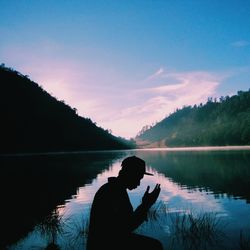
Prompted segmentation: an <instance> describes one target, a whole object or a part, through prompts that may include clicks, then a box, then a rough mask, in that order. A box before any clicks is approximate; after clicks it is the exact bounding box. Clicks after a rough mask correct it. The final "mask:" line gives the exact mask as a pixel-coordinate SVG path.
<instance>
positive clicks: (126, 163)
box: [119, 156, 153, 190]
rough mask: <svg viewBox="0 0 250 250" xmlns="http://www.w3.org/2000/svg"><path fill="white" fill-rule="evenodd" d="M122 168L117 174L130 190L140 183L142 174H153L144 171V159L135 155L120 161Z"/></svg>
mask: <svg viewBox="0 0 250 250" xmlns="http://www.w3.org/2000/svg"><path fill="white" fill-rule="evenodd" d="M121 165H122V169H121V170H120V172H119V176H120V177H122V178H123V180H124V181H125V182H126V186H127V188H128V189H130V190H132V189H134V188H137V187H138V186H139V185H140V180H141V179H142V178H143V176H144V174H146V175H153V174H150V173H147V172H146V164H145V161H144V160H142V159H140V158H138V157H136V156H130V157H127V158H125V159H124V160H123V161H122V164H121Z"/></svg>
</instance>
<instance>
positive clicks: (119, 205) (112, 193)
mask: <svg viewBox="0 0 250 250" xmlns="http://www.w3.org/2000/svg"><path fill="white" fill-rule="evenodd" d="M147 211H148V208H146V207H145V206H143V205H140V206H139V207H138V208H137V209H136V210H135V211H133V207H132V205H131V203H130V200H129V197H128V194H127V191H126V189H125V188H124V187H122V186H121V185H120V184H119V181H117V178H116V177H110V178H108V183H106V184H104V185H103V186H102V187H100V189H99V190H98V191H97V192H96V194H95V197H94V201H93V204H92V208H91V213H90V224H89V235H88V249H97V245H99V246H100V244H101V245H102V246H103V247H104V246H105V245H106V246H110V244H112V242H122V241H123V240H126V238H127V237H129V234H130V233H132V231H133V230H134V229H136V228H137V227H138V226H139V225H141V224H142V223H143V222H144V221H145V220H146V219H147ZM100 242H102V243H100Z"/></svg>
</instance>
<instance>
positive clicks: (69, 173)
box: [0, 152, 121, 249]
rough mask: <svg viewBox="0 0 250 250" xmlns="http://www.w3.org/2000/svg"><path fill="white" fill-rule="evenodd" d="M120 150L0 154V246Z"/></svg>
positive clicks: (18, 235) (106, 164)
mask: <svg viewBox="0 0 250 250" xmlns="http://www.w3.org/2000/svg"><path fill="white" fill-rule="evenodd" d="M119 156H121V153H112V152H109V153H102V154H98V157H96V154H94V153H93V154H82V155H81V154H79V155H76V154H74V155H72V154H67V155H54V156H32V157H31V156H29V157H15V158H7V157H2V158H0V197H1V201H2V202H1V210H0V212H1V215H2V218H1V227H2V230H1V231H2V233H1V242H0V248H1V249H2V247H3V246H4V245H6V244H10V243H13V242H15V241H17V240H18V239H20V238H21V237H23V236H25V235H26V234H27V233H28V232H29V231H31V230H32V228H33V227H34V226H35V225H36V224H37V223H38V222H40V221H41V220H42V218H43V217H44V216H45V215H47V214H49V212H50V211H51V210H52V209H53V208H55V207H56V206H57V205H59V204H64V201H65V200H66V199H69V198H71V196H72V195H74V194H76V190H77V188H78V187H79V186H83V185H84V184H86V183H89V182H91V181H92V179H93V178H95V177H96V175H97V174H98V173H100V172H101V171H102V170H103V169H107V168H108V167H109V166H110V164H111V163H112V161H113V160H115V159H116V158H117V157H119Z"/></svg>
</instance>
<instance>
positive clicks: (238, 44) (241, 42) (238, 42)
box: [231, 40, 250, 47]
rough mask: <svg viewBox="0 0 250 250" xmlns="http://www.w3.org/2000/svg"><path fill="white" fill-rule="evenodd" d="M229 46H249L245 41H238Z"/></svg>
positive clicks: (249, 43)
mask: <svg viewBox="0 0 250 250" xmlns="http://www.w3.org/2000/svg"><path fill="white" fill-rule="evenodd" d="M231 45H232V46H234V47H246V46H249V45H250V42H249V41H246V40H239V41H235V42H233V43H231Z"/></svg>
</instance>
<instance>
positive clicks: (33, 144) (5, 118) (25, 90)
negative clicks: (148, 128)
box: [0, 64, 132, 153]
mask: <svg viewBox="0 0 250 250" xmlns="http://www.w3.org/2000/svg"><path fill="white" fill-rule="evenodd" d="M0 114H1V122H0V153H17V152H44V151H46V152H47V151H49V152H50V151H72V150H95V149H124V148H130V147H131V146H132V145H131V143H130V142H128V141H126V140H124V139H122V138H117V137H115V136H113V135H111V134H110V133H109V132H108V131H107V130H104V129H102V128H100V127H98V126H96V125H95V123H93V122H92V121H91V120H90V119H86V118H83V117H81V116H79V115H78V114H77V111H76V109H73V108H71V107H70V106H68V105H67V104H65V103H64V102H63V101H58V100H57V99H56V98H55V97H52V96H51V95H50V94H48V93H47V92H46V91H45V90H44V89H42V88H41V87H40V86H39V85H38V84H37V83H35V82H33V81H31V80H30V79H29V78H28V77H27V76H24V75H22V74H21V73H19V72H17V71H15V70H12V69H10V68H6V67H5V66H4V65H3V64H2V65H1V66H0Z"/></svg>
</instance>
